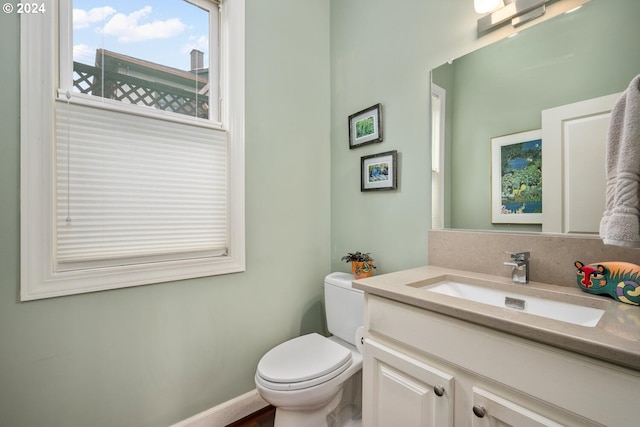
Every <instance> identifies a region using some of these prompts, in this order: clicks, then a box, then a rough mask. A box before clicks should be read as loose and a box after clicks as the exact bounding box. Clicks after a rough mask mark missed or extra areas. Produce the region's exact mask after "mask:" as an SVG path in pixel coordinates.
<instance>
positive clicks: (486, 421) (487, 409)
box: [471, 387, 562, 427]
mask: <svg viewBox="0 0 640 427" xmlns="http://www.w3.org/2000/svg"><path fill="white" fill-rule="evenodd" d="M473 405H474V406H473V415H474V416H473V418H472V422H471V426H472V427H507V426H517V427H562V425H561V424H558V423H556V422H554V421H552V420H550V419H548V418H546V417H544V416H542V415H540V414H539V413H536V412H534V411H532V410H531V409H529V408H525V407H522V406H520V405H518V404H516V403H514V402H511V401H510V400H507V399H504V398H502V397H500V396H496V395H495V394H493V393H490V392H488V391H486V390H483V389H481V388H479V387H473Z"/></svg>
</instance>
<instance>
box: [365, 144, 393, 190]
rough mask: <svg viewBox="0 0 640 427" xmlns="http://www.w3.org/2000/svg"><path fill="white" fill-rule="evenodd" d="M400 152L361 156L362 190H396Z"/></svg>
mask: <svg viewBox="0 0 640 427" xmlns="http://www.w3.org/2000/svg"><path fill="white" fill-rule="evenodd" d="M397 157H398V152H397V151H395V150H394V151H387V152H386V153H379V154H373V155H371V156H364V157H361V163H360V175H361V176H362V183H361V185H360V191H374V190H395V189H396V188H397V187H398V160H397Z"/></svg>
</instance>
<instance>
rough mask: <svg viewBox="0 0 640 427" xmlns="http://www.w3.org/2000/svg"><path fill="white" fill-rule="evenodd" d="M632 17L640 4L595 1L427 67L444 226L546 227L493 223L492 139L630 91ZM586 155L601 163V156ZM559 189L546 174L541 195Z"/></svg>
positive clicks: (638, 35)
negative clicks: (557, 111) (555, 111)
mask: <svg viewBox="0 0 640 427" xmlns="http://www.w3.org/2000/svg"><path fill="white" fill-rule="evenodd" d="M637 16H640V2H637V1H629V0H592V1H591V2H589V3H587V4H586V5H584V6H583V7H582V8H580V9H579V10H577V11H575V12H573V13H570V14H563V15H560V16H557V17H554V18H552V19H549V20H548V21H545V22H542V23H540V24H538V25H536V26H534V27H531V28H529V29H527V30H525V31H522V32H521V33H520V34H518V35H517V36H515V37H511V38H508V39H503V40H501V41H498V42H496V43H494V44H492V45H489V46H487V47H484V48H482V49H479V50H477V51H475V52H472V53H470V54H468V55H465V56H463V57H461V58H458V59H456V60H454V61H453V62H452V63H449V64H444V65H442V66H440V67H438V68H436V69H434V70H432V73H431V77H432V86H433V87H436V88H438V87H439V88H442V92H439V95H438V98H439V99H438V102H437V103H434V105H435V106H436V108H437V107H438V105H439V106H440V110H441V112H443V113H444V114H442V115H443V119H444V120H439V119H438V123H439V124H438V132H440V133H441V134H444V142H443V143H442V146H440V144H438V143H437V141H436V140H434V142H433V143H434V144H437V145H438V150H440V152H441V153H442V154H443V155H444V160H442V161H441V163H442V166H441V168H440V169H438V171H439V172H438V173H439V177H440V179H441V180H442V182H441V183H439V184H438V185H439V187H438V188H439V189H440V193H438V191H436V190H437V189H436V188H434V189H433V195H434V197H437V195H438V194H441V195H442V196H441V197H442V198H441V199H439V200H438V201H436V200H434V201H433V206H434V207H435V208H436V209H438V211H439V214H435V213H434V218H435V217H436V216H437V215H440V216H441V219H440V220H439V223H440V224H443V225H444V227H451V228H462V229H483V230H509V231H527V232H531V231H533V232H535V231H541V230H542V226H541V224H492V222H491V197H492V194H491V139H492V138H495V137H499V136H504V135H510V134H516V133H520V132H525V131H530V130H536V129H540V128H541V113H542V111H544V110H548V109H552V108H555V107H559V106H564V105H566V104H572V103H576V102H579V101H584V100H589V99H592V98H597V97H602V96H604V95H610V94H615V93H618V92H622V91H623V90H624V89H626V87H627V86H628V84H629V82H630V81H631V79H632V78H633V77H635V76H636V75H638V74H640V50H638V49H637V41H638V40H640V25H637V22H636V17H637ZM436 90H438V89H436ZM432 96H433V95H432ZM436 113H437V112H436ZM434 120H436V119H435V118H434V117H432V121H434ZM432 128H433V124H432ZM437 138H439V137H437ZM544 143H545V142H544V139H543V141H542V146H543V156H544ZM432 147H433V146H432ZM592 160H593V162H594V163H597V162H604V156H603V153H593V156H592ZM543 168H544V165H543ZM432 169H433V170H435V168H432ZM434 173H435V172H434ZM559 185H560V183H558V182H545V181H544V179H543V185H542V186H543V192H544V188H547V187H553V186H559ZM542 209H543V211H544V209H545V207H544V203H543V207H542ZM434 226H437V224H435V223H434Z"/></svg>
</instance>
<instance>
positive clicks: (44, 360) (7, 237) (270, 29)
mask: <svg viewBox="0 0 640 427" xmlns="http://www.w3.org/2000/svg"><path fill="white" fill-rule="evenodd" d="M246 27H247V34H246V66H247V72H246V93H247V95H246V104H247V107H246V170H247V176H246V207H247V218H246V235H247V270H246V272H245V273H240V274H231V275H226V276H218V277H209V278H202V279H196V280H187V281H182V282H174V283H163V284H157V285H149V286H142V287H137V288H129V289H121V290H113V291H106V292H99V293H92V294H85V295H77V296H68V297H61V298H54V299H46V300H39V301H32V302H27V303H20V302H18V292H19V263H20V260H19V249H20V240H19V214H20V213H19V187H20V185H19V142H20V140H19V107H18V106H19V85H18V81H19V80H18V79H19V54H18V43H19V40H18V32H19V22H18V18H17V15H15V14H13V15H7V14H1V15H0V53H1V54H2V61H1V62H0V76H2V79H0V93H2V98H3V102H2V103H0V123H1V130H2V134H1V136H0V200H2V203H1V204H0V426H7V427H9V426H10V427H26V426H40V427H42V426H65V427H67V426H69V427H71V426H78V427H86V426H92V427H99V426H127V427H132V426H154V427H157V426H162V425H169V424H171V423H174V422H177V421H179V420H183V419H185V418H187V417H190V416H192V415H195V414H197V413H199V412H201V411H204V410H206V409H209V408H211V407H213V406H215V405H217V404H219V403H222V402H224V401H227V400H229V399H231V398H233V397H236V396H238V395H241V394H243V393H245V392H247V391H249V390H251V389H253V388H254V387H255V386H254V382H253V375H254V373H255V367H256V365H257V362H258V360H259V359H260V357H261V356H262V355H263V354H264V353H265V352H266V351H267V350H269V349H270V348H272V347H273V346H274V345H276V344H277V343H279V342H282V341H284V340H286V339H289V338H291V337H294V336H297V335H300V334H301V333H306V332H310V331H323V330H324V318H323V314H322V304H321V301H322V280H323V277H324V275H326V274H327V273H329V272H330V261H329V260H330V222H329V221H330V210H329V209H330V208H329V206H330V197H329V191H330V179H329V175H328V173H329V161H330V158H329V149H330V147H329V144H328V140H329V128H330V115H329V111H330V104H329V99H330V90H329V89H330V81H329V71H330V70H329V53H330V52H329V2H328V1H326V0H306V1H304V2H301V1H298V0H271V1H269V2H266V1H260V0H247V8H246ZM34 84H37V82H34ZM33 125H34V126H37V124H36V123H34V124H33ZM310 165H312V166H313V167H312V168H310V167H309V166H310Z"/></svg>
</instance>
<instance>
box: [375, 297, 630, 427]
mask: <svg viewBox="0 0 640 427" xmlns="http://www.w3.org/2000/svg"><path fill="white" fill-rule="evenodd" d="M366 301H367V303H366V314H365V327H366V329H367V332H366V339H365V345H364V349H363V353H364V365H363V426H364V427H374V426H377V427H394V426H397V427H406V426H438V427H445V426H459V427H469V426H473V427H493V426H500V427H502V426H519V427H523V426H580V427H583V426H603V425H606V426H631V425H636V424H637V411H636V410H635V409H634V408H635V407H636V405H637V398H638V396H639V395H640V374H639V373H638V372H637V371H634V370H631V369H626V368H622V367H619V366H616V365H612V364H608V363H604V362H600V361H598V360H595V359H591V358H587V357H583V356H581V355H578V354H574V353H571V352H568V351H565V350H561V349H557V348H555V347H551V346H547V345H544V344H540V343H537V342H534V341H532V340H528V339H524V338H521V337H516V336H513V335H510V334H506V333H503V332H498V331H495V330H493V329H490V328H486V327H483V326H479V325H476V324H472V323H469V322H466V321H463V320H459V319H456V318H453V317H449V316H445V315H442V314H438V313H434V312H432V311H429V310H424V309H421V308H418V307H414V306H411V305H408V304H403V303H400V302H397V301H393V300H390V299H386V298H382V297H379V296H376V295H372V294H369V293H367V294H366Z"/></svg>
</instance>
